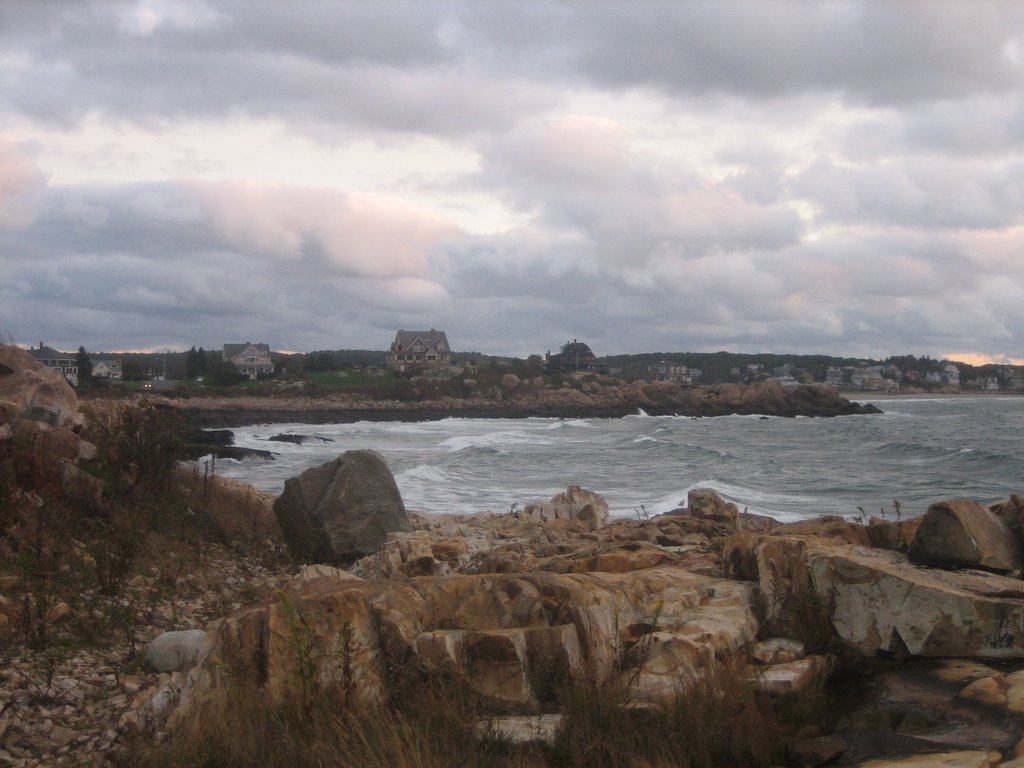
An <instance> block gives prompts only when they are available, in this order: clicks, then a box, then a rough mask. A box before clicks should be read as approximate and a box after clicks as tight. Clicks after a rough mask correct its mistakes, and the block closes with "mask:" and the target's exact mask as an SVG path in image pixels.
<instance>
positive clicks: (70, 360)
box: [28, 341, 78, 387]
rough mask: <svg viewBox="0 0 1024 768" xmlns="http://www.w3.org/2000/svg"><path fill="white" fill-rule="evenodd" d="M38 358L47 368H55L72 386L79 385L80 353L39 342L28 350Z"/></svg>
mask: <svg viewBox="0 0 1024 768" xmlns="http://www.w3.org/2000/svg"><path fill="white" fill-rule="evenodd" d="M28 353H29V354H30V355H32V357H34V358H35V359H36V360H38V361H39V362H40V363H42V364H43V365H45V366H46V367H47V368H53V370H55V371H57V372H58V373H60V374H61V375H63V376H64V378H65V379H67V381H68V384H70V385H71V386H72V387H77V386H78V355H77V353H74V352H58V351H57V350H56V349H54V348H53V347H48V346H46V345H45V344H43V342H41V341H40V342H39V346H38V347H32V348H31V349H29V350H28Z"/></svg>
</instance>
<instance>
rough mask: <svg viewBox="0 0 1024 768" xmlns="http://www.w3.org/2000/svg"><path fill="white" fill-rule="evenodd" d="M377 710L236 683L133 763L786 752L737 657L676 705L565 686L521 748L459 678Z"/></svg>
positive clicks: (631, 761) (428, 764) (722, 764)
mask: <svg viewBox="0 0 1024 768" xmlns="http://www.w3.org/2000/svg"><path fill="white" fill-rule="evenodd" d="M399 696H400V700H396V701H394V702H392V704H391V705H390V706H388V707H382V708H380V709H377V710H375V711H371V712H359V711H353V710H351V709H349V708H346V707H345V706H344V705H343V703H342V697H341V696H338V695H335V696H332V695H330V694H323V695H321V696H320V697H318V699H317V700H316V701H315V702H312V704H311V703H310V702H305V703H303V702H300V701H298V700H295V701H293V702H291V703H286V704H283V705H276V706H274V705H269V704H265V703H263V701H262V699H261V697H260V695H259V691H258V690H255V689H251V688H249V689H242V688H240V687H238V686H228V687H226V688H224V689H221V690H218V691H215V692H213V693H212V694H211V695H210V696H209V697H208V698H207V699H205V700H204V701H203V702H201V703H199V704H198V705H196V706H195V707H193V709H191V710H190V712H189V713H188V715H187V716H186V718H185V719H183V720H182V721H181V722H180V723H179V724H178V727H177V728H176V729H175V730H174V731H173V733H172V734H171V736H170V737H169V738H168V739H167V740H166V741H164V742H163V743H162V744H160V745H157V746H152V747H147V748H145V749H138V750H136V751H135V752H134V753H133V754H131V755H130V756H129V757H128V758H126V761H125V762H124V766H125V768H167V767H168V766H185V765H188V766H202V767H203V768H243V766H245V767H247V766H253V765H259V766H263V767H264V768H305V767H306V766H310V767H312V766H332V767H333V766H337V767H338V768H344V767H346V766H353V767H355V766H360V767H363V766H365V767H366V768H407V767H408V768H451V767H452V766H460V767H462V766H465V767H466V768H548V767H550V768H575V767H576V766H579V767H580V768H583V766H586V767H587V768H592V767H593V766H602V768H618V767H619V766H621V767H622V768H641V766H645V767H650V768H661V767H664V768H668V767H669V766H672V768H711V767H712V766H713V767H715V768H728V767H729V766H744V767H745V768H746V767H752V766H767V765H771V764H772V763H773V758H777V757H778V756H779V754H780V752H781V747H782V737H781V728H780V723H779V720H778V716H777V712H776V709H775V707H774V704H773V703H772V702H771V701H769V700H768V699H767V698H765V697H764V696H762V695H760V694H758V693H757V692H756V690H755V688H754V686H753V685H752V683H751V682H750V679H749V670H748V669H747V668H746V666H745V665H743V664H740V663H732V662H727V663H720V664H716V665H714V666H713V667H709V668H708V669H706V670H704V672H703V673H702V674H700V675H698V676H697V678H696V679H694V680H691V681H688V682H686V683H681V684H680V689H679V694H678V696H677V697H676V699H675V701H674V702H673V703H672V704H671V705H670V706H668V707H665V708H661V709H639V708H633V707H630V706H629V701H628V699H629V696H628V691H626V690H623V689H622V688H620V687H617V686H615V685H612V684H584V685H576V686H567V687H565V688H564V689H563V690H562V691H561V697H560V699H561V707H562V710H563V712H564V715H565V720H564V721H563V727H562V728H561V730H560V732H559V734H558V736H557V738H556V741H555V743H554V744H553V745H532V746H520V747H515V746H513V745H510V744H508V743H505V742H502V741H501V740H499V739H496V738H493V737H489V736H487V735H486V733H485V734H484V735H481V734H480V732H479V731H476V730H475V729H474V723H475V722H478V721H481V719H482V720H483V721H484V722H486V717H485V716H484V715H483V714H482V711H481V710H480V708H479V707H478V706H477V705H476V704H475V703H474V700H473V697H472V696H470V695H467V694H466V693H465V691H464V690H462V689H461V688H460V687H459V686H458V685H456V684H454V683H452V682H450V681H449V682H448V683H442V682H441V681H437V680H434V681H425V682H423V681H421V682H419V683H417V684H415V685H410V686H405V687H403V688H402V689H401V693H400V694H399Z"/></svg>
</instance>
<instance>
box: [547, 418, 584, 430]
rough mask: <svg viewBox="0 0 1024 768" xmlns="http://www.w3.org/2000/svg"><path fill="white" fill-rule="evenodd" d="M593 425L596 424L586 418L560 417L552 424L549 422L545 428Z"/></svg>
mask: <svg viewBox="0 0 1024 768" xmlns="http://www.w3.org/2000/svg"><path fill="white" fill-rule="evenodd" d="M593 426H594V425H593V424H591V423H590V422H589V421H587V420H586V419H559V420H558V421H556V422H554V423H552V424H548V425H547V426H546V427H544V429H569V428H574V427H582V428H584V429H591V428H592V427H593Z"/></svg>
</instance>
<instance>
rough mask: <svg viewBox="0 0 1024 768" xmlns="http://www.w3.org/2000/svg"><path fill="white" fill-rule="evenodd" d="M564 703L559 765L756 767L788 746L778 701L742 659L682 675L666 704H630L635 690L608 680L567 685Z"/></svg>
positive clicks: (554, 757) (555, 758) (557, 746)
mask: <svg viewBox="0 0 1024 768" xmlns="http://www.w3.org/2000/svg"><path fill="white" fill-rule="evenodd" d="M562 707H563V711H564V713H565V716H566V720H565V723H564V726H563V728H562V730H561V732H560V734H559V737H558V740H557V741H556V744H555V750H554V754H553V755H552V761H551V764H552V765H557V766H567V767H568V766H572V767H573V768H576V767H577V766H579V768H583V766H593V765H601V766H608V767H609V768H615V767H616V766H622V767H623V768H638V767H639V766H674V767H679V766H681V767H683V768H726V767H728V766H745V767H746V766H751V767H752V766H761V765H770V764H771V763H772V758H774V757H777V756H778V754H779V753H780V751H781V748H782V732H781V728H780V722H779V716H778V712H777V709H776V706H775V703H774V702H773V701H772V700H770V699H769V698H768V697H767V696H765V695H764V694H762V693H759V692H758V691H757V690H756V687H755V685H754V684H753V682H752V681H751V675H750V669H749V668H748V666H747V665H746V663H745V662H743V661H741V660H739V659H733V660H728V661H723V662H716V663H715V664H713V665H710V666H708V667H706V668H704V669H702V670H700V671H699V672H698V673H697V675H696V676H695V677H694V678H692V679H686V680H680V682H679V685H678V692H677V694H676V696H675V698H674V700H673V701H672V703H671V704H670V705H668V706H666V707H661V708H637V707H631V706H630V705H629V691H628V690H625V689H623V688H621V687H616V686H615V685H608V684H604V685H594V684H586V685H582V686H576V687H574V688H570V689H567V690H566V691H565V694H564V695H563V699H562Z"/></svg>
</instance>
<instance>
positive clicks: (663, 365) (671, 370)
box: [644, 360, 694, 386]
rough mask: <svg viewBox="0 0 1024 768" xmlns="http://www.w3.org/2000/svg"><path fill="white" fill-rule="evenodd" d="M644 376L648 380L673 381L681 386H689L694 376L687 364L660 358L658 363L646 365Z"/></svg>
mask: <svg viewBox="0 0 1024 768" xmlns="http://www.w3.org/2000/svg"><path fill="white" fill-rule="evenodd" d="M644 378H645V379H647V380H648V381H674V382H675V383H676V384H680V385H682V386H691V385H692V384H693V379H694V376H693V373H692V371H691V370H690V369H689V368H688V367H687V366H685V365H680V364H678V363H670V362H668V361H666V360H662V361H661V362H660V363H655V364H653V365H648V366H647V369H646V371H645V372H644Z"/></svg>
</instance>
